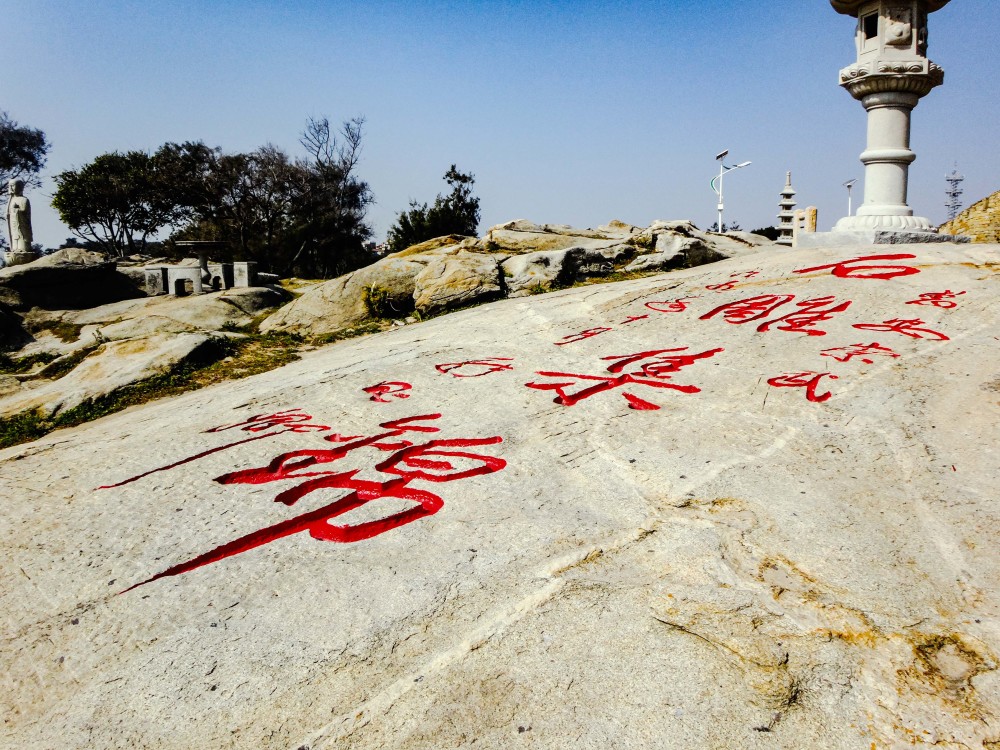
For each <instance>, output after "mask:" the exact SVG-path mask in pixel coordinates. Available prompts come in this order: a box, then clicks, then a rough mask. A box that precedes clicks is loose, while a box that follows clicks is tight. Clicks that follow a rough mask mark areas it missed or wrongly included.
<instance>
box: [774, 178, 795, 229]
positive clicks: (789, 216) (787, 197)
mask: <svg viewBox="0 0 1000 750" xmlns="http://www.w3.org/2000/svg"><path fill="white" fill-rule="evenodd" d="M778 206H779V207H780V208H781V211H780V212H779V213H778V239H777V240H775V242H777V243H778V244H779V245H787V246H788V247H791V246H792V238H793V237H794V235H795V223H794V219H795V188H793V187H792V173H791V172H788V173H786V174H785V189H784V190H782V191H781V200H780V201H779V202H778Z"/></svg>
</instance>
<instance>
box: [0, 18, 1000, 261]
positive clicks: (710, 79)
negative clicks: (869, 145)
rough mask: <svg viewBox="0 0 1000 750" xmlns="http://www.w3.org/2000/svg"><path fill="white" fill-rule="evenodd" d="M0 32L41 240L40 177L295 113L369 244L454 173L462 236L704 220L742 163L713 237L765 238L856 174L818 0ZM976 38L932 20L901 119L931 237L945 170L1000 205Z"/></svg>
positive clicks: (855, 125)
mask: <svg viewBox="0 0 1000 750" xmlns="http://www.w3.org/2000/svg"><path fill="white" fill-rule="evenodd" d="M0 18H2V19H3V21H2V25H0V49H2V50H3V58H4V62H3V67H2V68H0V109H3V110H6V111H8V112H9V113H10V115H11V116H12V117H13V118H15V119H16V120H18V121H19V122H20V123H22V124H26V125H31V126H33V127H38V128H41V129H42V130H44V131H45V132H46V133H47V135H48V137H49V139H50V140H51V142H52V151H51V153H50V156H49V165H48V168H47V170H46V171H45V173H43V175H42V176H43V178H44V179H45V182H44V185H43V187H42V188H41V189H40V190H34V191H32V192H31V193H29V197H30V198H31V199H32V207H33V214H34V223H35V234H36V240H37V241H40V242H42V244H44V245H46V246H56V245H58V244H60V243H61V242H62V240H63V239H65V238H66V237H68V236H70V232H69V230H68V229H67V228H66V227H64V226H62V225H61V224H60V222H59V220H58V217H57V216H56V214H55V212H54V211H53V210H52V209H51V208H50V207H49V206H48V202H49V199H50V197H51V194H52V191H53V189H54V183H53V182H52V180H51V175H53V174H57V173H58V172H60V171H62V170H65V169H70V168H74V167H79V166H82V165H83V164H85V163H87V162H88V161H90V160H91V159H93V158H94V157H96V156H97V155H99V154H101V153H104V152H107V151H115V150H120V151H124V150H127V149H146V150H154V149H156V148H157V147H158V146H160V145H161V144H162V143H164V142H165V141H184V140H203V141H204V142H205V143H207V144H208V145H211V146H221V147H222V148H223V149H224V150H226V151H243V150H251V149H253V148H256V147H257V146H261V145H263V144H265V143H268V142H270V143H274V144H276V145H278V146H281V147H283V148H285V149H286V150H287V151H289V152H291V153H292V154H298V153H300V151H301V149H300V147H299V145H298V135H299V133H300V132H301V130H302V128H303V126H304V124H305V121H306V118H307V117H309V116H328V117H329V118H330V119H331V121H334V122H339V121H341V120H344V119H347V118H350V117H353V116H355V115H363V116H364V117H366V118H367V125H366V135H365V141H364V153H363V158H362V162H361V164H360V167H359V174H360V176H361V177H362V178H363V179H365V180H367V181H368V182H369V183H370V185H371V187H372V189H373V191H374V194H375V198H376V200H377V204H376V205H375V206H373V207H372V210H371V212H370V214H369V217H370V219H371V221H372V223H373V225H374V227H375V230H376V235H377V236H378V237H379V238H382V237H384V235H385V232H386V230H387V229H388V228H389V226H390V225H391V223H392V221H393V219H394V217H395V215H396V214H397V213H398V212H399V211H400V210H402V209H404V208H406V206H407V203H408V201H409V200H410V199H411V198H414V199H418V200H420V201H425V200H426V201H430V200H433V198H434V196H435V194H437V193H438V192H442V191H444V190H445V188H446V186H445V183H444V182H443V181H442V179H441V178H442V176H443V174H444V172H445V171H446V170H447V168H448V166H449V165H450V164H452V163H453V162H454V163H456V164H457V165H458V167H459V169H461V170H463V171H471V172H473V173H474V174H475V175H476V193H477V194H478V195H479V196H480V198H481V200H482V209H483V212H482V213H483V221H482V224H481V226H480V230H481V231H484V230H485V229H486V228H487V227H488V226H490V225H493V224H498V223H501V222H504V221H508V220H510V219H515V218H527V219H532V220H534V221H538V222H544V223H564V224H572V225H575V226H581V227H586V226H597V225H598V224H601V223H604V222H607V221H609V220H611V219H615V218H618V219H621V220H623V221H628V222H631V223H634V224H639V225H646V224H648V223H649V222H650V221H652V220H654V219H658V218H662V219H679V218H690V219H692V220H694V222H695V223H696V224H698V225H699V226H701V227H706V226H708V225H710V224H711V223H712V222H713V221H714V220H715V196H714V194H713V193H712V192H711V188H710V186H709V182H710V180H711V178H712V177H713V175H714V174H715V173H716V171H717V163H716V162H715V160H714V157H715V154H716V153H717V152H719V151H721V150H723V149H725V148H728V149H730V151H731V154H732V157H731V158H732V160H733V161H736V162H738V161H745V160H752V161H753V164H752V165H751V166H750V167H748V168H746V169H743V170H741V171H740V172H738V173H736V174H734V175H732V176H731V177H730V178H728V179H727V180H726V183H725V186H726V209H727V211H726V219H727V221H730V220H735V221H738V222H740V223H741V224H742V226H743V228H744V229H752V228H755V227H758V226H766V225H770V224H773V223H775V221H776V220H775V217H774V215H775V214H776V213H777V210H778V208H777V201H778V193H779V192H780V190H781V188H782V187H783V186H784V177H785V172H786V170H792V173H793V184H794V187H795V188H796V189H797V190H798V201H799V205H800V207H804V206H806V205H815V206H817V207H818V208H819V218H820V228H821V229H828V228H829V227H830V226H832V224H833V223H834V222H835V221H836V220H837V219H838V218H840V217H841V216H843V215H844V214H845V213H846V210H847V196H846V191H845V190H844V188H843V187H842V183H843V182H844V181H845V180H847V179H849V178H852V177H857V178H861V177H862V176H863V168H862V165H861V164H860V163H859V162H858V159H857V157H858V154H860V152H861V151H862V150H863V149H864V139H865V113H864V110H863V108H862V107H861V105H860V104H859V103H858V102H856V101H854V100H853V99H852V98H851V97H850V95H849V94H847V92H845V91H843V90H841V89H840V88H839V87H838V86H837V71H838V70H839V69H840V68H841V67H844V66H846V65H848V64H850V63H852V62H853V61H854V59H855V52H854V42H853V24H854V20H853V19H851V18H849V17H847V16H841V15H839V14H837V13H836V12H834V11H833V10H832V8H831V7H830V4H829V2H828V1H827V0H771V1H770V2H768V1H766V0H656V1H652V0H623V1H621V2H610V1H606V0H605V1H600V0H536V1H533V2H528V1H526V0H520V1H519V0H503V1H499V0H498V1H485V0H483V1H481V0H411V1H410V2H391V1H385V0H366V1H365V2H341V1H339V0H280V2H279V1H278V0H267V2H264V1H262V0H169V1H167V0H0ZM998 30H1000V2H998V1H997V0H953V2H951V4H950V5H948V6H947V7H945V8H944V9H943V10H941V11H939V12H937V13H934V14H933V15H932V16H931V23H930V56H931V58H932V59H933V60H934V61H935V62H937V63H938V64H940V65H942V66H943V67H944V69H945V71H946V78H945V84H944V86H943V87H941V88H938V89H935V90H934V91H933V92H932V93H931V94H930V95H929V96H928V97H926V98H925V99H924V100H923V101H921V103H920V105H919V106H918V107H917V109H916V110H915V112H914V121H913V138H912V145H913V148H914V150H915V151H916V152H917V157H918V158H917V161H916V162H915V164H914V165H913V166H912V167H911V170H910V204H911V205H912V206H913V207H914V209H915V210H916V212H917V213H918V214H920V215H924V216H927V217H929V218H930V219H931V221H932V222H934V223H938V222H940V221H943V220H944V218H945V215H944V214H945V209H944V189H945V182H944V176H945V174H946V173H948V172H950V171H951V170H952V167H953V163H954V162H956V161H957V163H958V167H959V170H960V171H961V172H962V173H964V174H965V176H966V177H967V179H966V182H965V190H966V195H965V201H966V205H968V204H969V203H971V202H973V201H975V200H978V199H979V198H982V197H984V196H986V195H988V194H989V193H991V192H993V191H995V190H997V189H1000V149H998V147H997V143H998V124H1000V97H998V86H997V80H998V76H1000V55H998V52H997V48H998V45H997V34H998ZM859 188H860V185H859ZM859 188H856V191H855V200H856V203H855V205H857V201H858V200H859V199H860V189H859Z"/></svg>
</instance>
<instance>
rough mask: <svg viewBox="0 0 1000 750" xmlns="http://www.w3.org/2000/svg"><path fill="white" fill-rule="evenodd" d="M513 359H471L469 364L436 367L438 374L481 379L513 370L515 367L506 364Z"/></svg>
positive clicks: (453, 363)
mask: <svg viewBox="0 0 1000 750" xmlns="http://www.w3.org/2000/svg"><path fill="white" fill-rule="evenodd" d="M513 361H514V359H513V358H512V357H489V358H487V359H470V360H469V361H468V362H449V363H448V364H443V365H434V369H435V370H437V371H438V372H441V373H445V374H447V375H451V376H452V377H453V378H481V377H482V376H483V375H489V374H490V373H491V372H501V371H503V370H513V369H514V366H513V365H506V364H504V362H513Z"/></svg>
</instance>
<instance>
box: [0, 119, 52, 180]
mask: <svg viewBox="0 0 1000 750" xmlns="http://www.w3.org/2000/svg"><path fill="white" fill-rule="evenodd" d="M50 147H51V144H50V143H49V142H48V141H47V140H46V139H45V133H43V132H42V131H41V130H38V129H36V128H29V127H24V126H21V125H18V124H17V122H16V121H14V120H12V119H11V118H10V116H9V115H8V114H7V113H6V112H0V183H2V185H3V187H5V188H6V186H7V181H8V180H11V179H14V178H19V179H22V180H24V181H25V182H26V183H27V184H29V185H34V186H35V187H37V186H38V185H40V184H41V181H40V180H39V179H38V177H37V175H38V173H39V172H40V171H41V169H42V167H44V166H45V156H46V154H48V152H49V148H50Z"/></svg>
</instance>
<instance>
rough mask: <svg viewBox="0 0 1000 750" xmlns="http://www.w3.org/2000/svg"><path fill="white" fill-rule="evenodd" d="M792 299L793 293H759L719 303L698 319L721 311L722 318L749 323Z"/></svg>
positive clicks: (711, 316) (707, 317) (763, 316)
mask: <svg viewBox="0 0 1000 750" xmlns="http://www.w3.org/2000/svg"><path fill="white" fill-rule="evenodd" d="M793 299H795V295H794V294H761V295H759V296H757V297H750V298H749V299H744V300H738V301H736V302H727V303H726V304H724V305H719V306H718V307H717V308H715V309H714V310H712V311H711V312H708V313H705V314H704V315H702V316H701V317H700V318H698V320H708V319H709V318H714V317H715V316H716V315H718V314H719V313H722V317H723V319H725V320H726V321H727V322H729V323H733V324H738V323H749V322H750V321H751V320H760V319H761V318H766V317H767V316H768V315H770V314H771V313H772V312H774V311H775V310H776V309H777V308H779V307H781V306H782V305H784V304H785V303H786V302H790V301H791V300H793Z"/></svg>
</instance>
